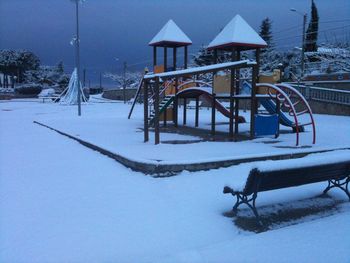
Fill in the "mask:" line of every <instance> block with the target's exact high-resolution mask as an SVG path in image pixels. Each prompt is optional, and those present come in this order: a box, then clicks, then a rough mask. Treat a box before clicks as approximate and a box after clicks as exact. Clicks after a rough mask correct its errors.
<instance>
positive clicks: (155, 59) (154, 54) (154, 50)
mask: <svg viewBox="0 0 350 263" xmlns="http://www.w3.org/2000/svg"><path fill="white" fill-rule="evenodd" d="M156 65H157V47H156V46H153V68H154V67H155V66H156Z"/></svg>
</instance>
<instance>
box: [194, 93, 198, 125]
mask: <svg viewBox="0 0 350 263" xmlns="http://www.w3.org/2000/svg"><path fill="white" fill-rule="evenodd" d="M198 123H199V97H197V98H196V116H195V127H198Z"/></svg>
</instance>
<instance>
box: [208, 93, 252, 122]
mask: <svg viewBox="0 0 350 263" xmlns="http://www.w3.org/2000/svg"><path fill="white" fill-rule="evenodd" d="M202 98H203V99H204V100H206V101H207V102H209V103H212V101H213V95H211V94H210V93H207V92H203V94H202ZM215 108H216V109H217V110H218V111H219V112H220V113H221V114H222V115H224V116H225V117H227V118H230V115H231V114H230V111H229V110H227V109H226V107H225V106H224V105H222V104H221V103H220V101H218V100H215ZM245 122H246V120H245V118H244V117H243V116H238V123H245Z"/></svg>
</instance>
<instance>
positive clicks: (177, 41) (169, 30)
mask: <svg viewBox="0 0 350 263" xmlns="http://www.w3.org/2000/svg"><path fill="white" fill-rule="evenodd" d="M191 44H192V41H191V39H189V37H188V36H186V34H185V33H184V32H183V31H182V30H181V29H180V28H179V27H178V26H177V25H176V24H175V22H174V21H173V20H171V19H170V20H169V21H168V22H167V23H166V24H165V25H164V26H163V28H162V29H161V30H160V31H159V32H158V34H157V35H156V36H155V37H154V38H153V39H152V40H151V42H149V45H150V46H170V47H180V46H188V45H191Z"/></svg>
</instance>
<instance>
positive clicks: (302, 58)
mask: <svg viewBox="0 0 350 263" xmlns="http://www.w3.org/2000/svg"><path fill="white" fill-rule="evenodd" d="M306 18H307V15H306V13H305V14H304V15H303V46H302V47H301V77H304V71H305V64H304V63H305V62H304V59H305V28H306Z"/></svg>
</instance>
